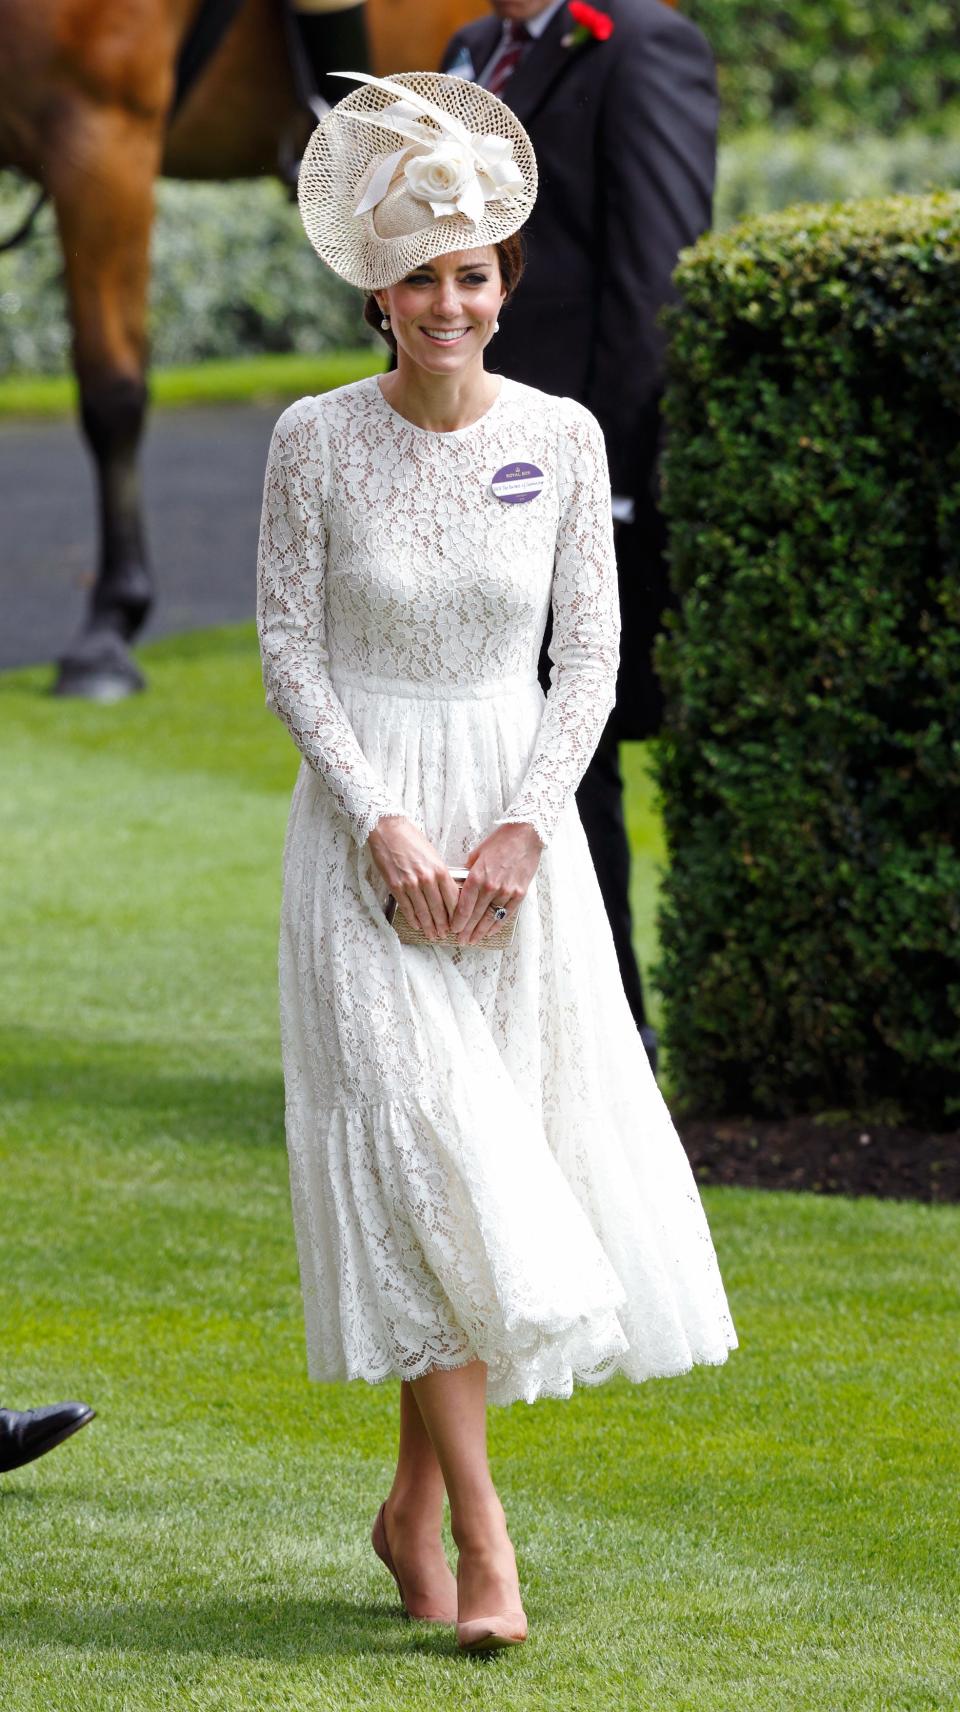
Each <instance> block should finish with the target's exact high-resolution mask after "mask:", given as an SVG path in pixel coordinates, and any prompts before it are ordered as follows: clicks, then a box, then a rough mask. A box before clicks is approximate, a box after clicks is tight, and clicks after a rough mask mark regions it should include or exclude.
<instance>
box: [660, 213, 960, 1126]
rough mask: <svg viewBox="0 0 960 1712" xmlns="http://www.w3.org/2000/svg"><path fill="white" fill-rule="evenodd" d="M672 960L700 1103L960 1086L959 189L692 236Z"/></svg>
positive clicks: (683, 1065)
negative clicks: (697, 237)
mask: <svg viewBox="0 0 960 1712" xmlns="http://www.w3.org/2000/svg"><path fill="white" fill-rule="evenodd" d="M678 278H679V284H680V290H681V294H682V301H681V304H680V306H679V307H678V308H676V309H675V310H673V311H671V313H670V315H669V321H670V328H671V336H672V342H671V357H670V363H671V382H670V388H669V394H668V400H667V413H668V417H669V421H670V425H671V439H670V448H669V452H668V456H667V459H666V465H665V472H664V473H665V485H666V494H665V503H666V506H667V512H668V516H669V519H670V528H671V557H672V571H673V577H674V581H675V587H676V590H677V594H678V597H679V601H680V605H679V610H678V612H677V613H675V614H672V615H671V616H670V618H669V619H668V621H667V627H666V631H665V634H664V636H663V638H662V639H661V643H660V646H659V650H658V666H659V668H660V670H661V673H662V675H663V677H664V681H665V686H666V690H667V695H668V715H667V723H666V728H665V732H664V736H663V739H662V741H661V743H660V745H659V754H658V760H657V766H658V773H659V784H660V788H661V791H662V795H663V803H664V813H665V824H666V834H667V842H668V847H669V851H670V867H669V871H668V874H667V876H666V883H665V891H664V895H663V904H662V911H661V922H660V932H661V944H662V952H661V962H660V966H659V969H658V971H657V980H658V982H659V984H660V986H661V988H662V991H663V994H664V999H665V1010H666V1017H667V1021H666V1040H667V1045H668V1048H669V1051H670V1057H671V1066H672V1069H673V1074H674V1078H675V1084H676V1087H677V1090H678V1094H679V1097H680V1100H681V1103H682V1104H684V1105H685V1106H686V1107H687V1109H692V1110H697V1111H701V1112H706V1113H710V1114H718V1113H732V1112H740V1113H750V1114H752V1115H762V1114H766V1115H781V1114H788V1113H791V1112H798V1111H834V1112H848V1113H853V1114H855V1115H858V1116H861V1117H864V1118H866V1117H874V1118H877V1117H880V1118H882V1117H884V1116H885V1117H887V1118H888V1119H889V1120H890V1121H901V1120H913V1121H917V1122H920V1123H924V1124H928V1125H933V1126H935V1127H936V1126H938V1125H942V1124H944V1123H948V1122H951V1121H953V1122H955V1120H956V1116H957V1113H958V1111H960V848H958V846H960V338H958V325H960V196H957V195H950V194H942V195H936V196H930V197H925V198H916V199H913V198H907V197H903V198H896V199H890V200H888V201H881V202H872V203H871V202H864V203H859V204H847V205H844V206H834V207H807V208H797V209H793V210H791V211H790V212H789V213H786V214H781V215H775V216H770V217H768V218H766V219H762V220H757V221H754V222H752V223H748V224H745V225H744V226H742V227H740V228H739V229H737V230H735V231H733V232H731V233H730V234H728V235H726V236H723V237H712V238H707V239H705V240H703V241H702V242H701V243H700V244H699V245H698V246H697V247H696V248H695V249H693V250H691V251H688V252H687V253H686V254H685V256H684V258H683V259H682V263H681V267H680V270H679V275H678Z"/></svg>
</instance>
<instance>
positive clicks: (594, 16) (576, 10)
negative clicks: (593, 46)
mask: <svg viewBox="0 0 960 1712" xmlns="http://www.w3.org/2000/svg"><path fill="white" fill-rule="evenodd" d="M569 12H570V16H571V18H572V19H573V22H574V28H573V29H572V30H571V31H570V34H569V35H568V36H564V37H563V39H562V41H561V44H560V45H561V47H565V48H578V47H580V46H581V45H582V43H583V42H608V41H609V40H610V37H611V36H612V35H613V19H612V18H611V17H610V16H609V14H608V13H607V12H598V11H597V8H596V6H585V5H584V4H583V0H570V5H569Z"/></svg>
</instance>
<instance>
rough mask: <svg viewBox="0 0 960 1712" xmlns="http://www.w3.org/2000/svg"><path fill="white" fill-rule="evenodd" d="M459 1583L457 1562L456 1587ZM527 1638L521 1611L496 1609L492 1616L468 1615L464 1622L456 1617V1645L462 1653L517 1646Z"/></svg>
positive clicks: (525, 1624)
mask: <svg viewBox="0 0 960 1712" xmlns="http://www.w3.org/2000/svg"><path fill="white" fill-rule="evenodd" d="M459 1585H460V1565H459V1564H457V1587H458V1588H459ZM526 1638H527V1619H526V1616H525V1614H524V1613H523V1611H520V1610H517V1611H498V1612H496V1614H495V1615H494V1616H492V1617H470V1618H468V1619H467V1621H466V1622H465V1623H461V1621H460V1619H459V1617H458V1618H457V1646H458V1647H459V1648H460V1651H461V1652H462V1653H489V1652H493V1651H494V1649H495V1648H496V1647H518V1646H520V1645H521V1644H522V1643H523V1642H524V1641H525V1640H526Z"/></svg>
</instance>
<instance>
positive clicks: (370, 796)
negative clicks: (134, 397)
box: [257, 399, 404, 845]
mask: <svg viewBox="0 0 960 1712" xmlns="http://www.w3.org/2000/svg"><path fill="white" fill-rule="evenodd" d="M327 462H328V458H327V451H326V445H325V434H324V430H323V423H322V419H321V418H320V416H319V413H317V412H316V410H315V409H314V408H312V407H311V400H309V399H302V400H301V401H300V403H299V404H293V405H291V406H290V408H289V410H285V411H284V413H283V415H282V416H281V418H280V420H279V422H278V423H277V425H276V427H275V429H274V431H273V438H272V440H271V442H270V451H269V454H268V457H267V474H266V481H265V483H264V493H263V511H262V513H261V518H260V545H259V551H258V554H257V630H258V632H259V636H260V653H261V658H262V661H263V681H264V687H265V689H266V699H267V706H268V707H269V708H271V709H272V710H273V711H274V712H275V713H276V714H277V715H278V716H279V718H280V719H282V721H283V723H284V725H285V726H286V727H287V730H288V731H289V732H290V735H291V737H292V738H293V740H294V742H295V743H296V745H297V748H298V749H299V750H300V751H301V753H302V754H303V755H304V756H305V758H306V760H307V761H309V763H310V765H311V767H313V768H314V769H315V771H316V772H317V773H319V775H320V777H321V778H322V779H323V780H324V781H325V783H326V784H327V785H328V786H329V789H330V791H331V792H332V795H333V797H334V800H335V802H336V804H337V807H338V808H339V809H340V810H341V812H342V813H343V815H344V816H345V817H346V819H347V820H348V821H349V824H350V830H351V832H352V833H353V836H354V838H355V839H356V841H357V843H358V844H360V845H362V844H364V843H365V842H366V839H367V837H368V835H369V833H370V832H371V830H372V828H373V827H374V826H376V824H377V821H378V820H379V819H380V816H381V815H383V814H402V813H403V812H404V810H403V806H402V804H401V803H399V802H397V801H395V800H394V799H393V798H392V797H391V795H390V793H389V792H388V791H387V789H386V787H385V785H384V784H383V782H382V780H381V779H380V778H378V776H377V774H376V772H375V771H374V769H373V768H372V767H371V765H370V763H369V761H368V760H367V758H366V756H365V755H364V753H363V750H362V749H361V748H360V745H359V743H358V742H357V739H356V736H355V734H354V731H353V729H352V727H351V725H350V722H349V720H348V719H347V716H346V714H345V712H344V710H343V705H342V703H341V702H340V701H339V700H338V698H337V696H336V694H335V692H334V689H333V686H332V684H331V682H330V678H329V674H328V671H327V661H328V655H327V647H326V624H325V615H324V573H325V567H326V528H325V523H324V512H323V493H324V488H325V478H326V467H327Z"/></svg>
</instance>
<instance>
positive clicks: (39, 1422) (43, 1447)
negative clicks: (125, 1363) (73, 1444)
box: [0, 1403, 96, 1474]
mask: <svg viewBox="0 0 960 1712" xmlns="http://www.w3.org/2000/svg"><path fill="white" fill-rule="evenodd" d="M95 1413H96V1410H94V1409H91V1407H90V1405H89V1403H51V1404H49V1405H48V1407H47V1408H46V1409H0V1474H6V1473H7V1471H8V1470H9V1469H11V1468H22V1467H23V1465H24V1463H25V1462H34V1461H35V1460H36V1458H37V1457H38V1456H46V1454H47V1451H48V1450H53V1449H54V1448H55V1446H56V1445H58V1444H62V1443H63V1441H64V1439H68V1438H69V1437H70V1435H71V1433H78V1432H79V1431H80V1428H81V1427H85V1426H86V1424H87V1422H88V1421H92V1420H93V1417H94V1415H95Z"/></svg>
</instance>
